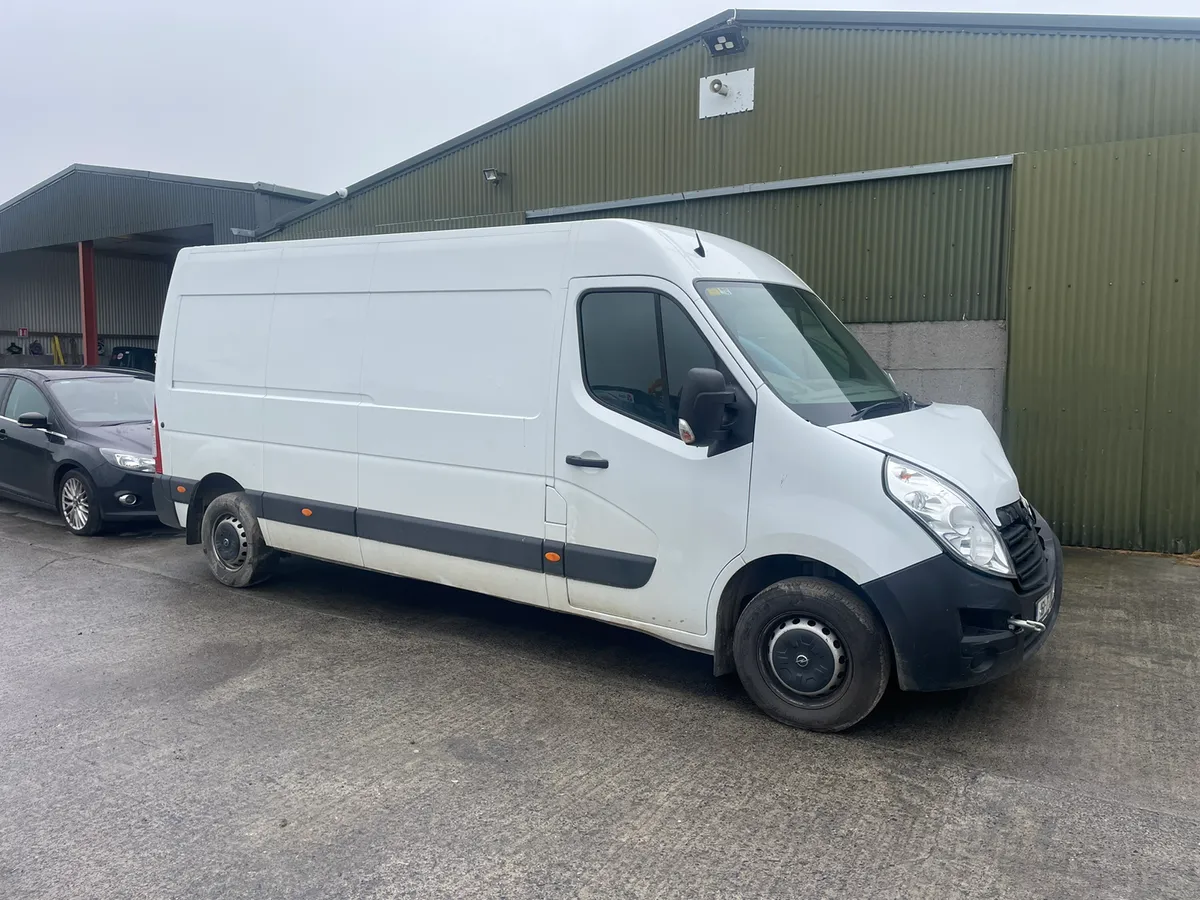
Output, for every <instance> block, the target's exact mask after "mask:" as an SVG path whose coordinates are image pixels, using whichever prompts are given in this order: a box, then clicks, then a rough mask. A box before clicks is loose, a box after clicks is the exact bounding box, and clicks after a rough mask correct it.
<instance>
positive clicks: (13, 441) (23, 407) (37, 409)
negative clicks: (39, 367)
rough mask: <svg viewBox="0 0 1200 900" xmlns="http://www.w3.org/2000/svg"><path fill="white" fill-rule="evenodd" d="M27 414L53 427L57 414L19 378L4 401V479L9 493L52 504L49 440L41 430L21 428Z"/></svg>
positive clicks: (1, 424) (37, 391) (0, 425)
mask: <svg viewBox="0 0 1200 900" xmlns="http://www.w3.org/2000/svg"><path fill="white" fill-rule="evenodd" d="M25 413H41V414H42V415H44V416H46V418H47V419H50V420H51V425H52V426H53V419H54V414H53V413H52V412H51V408H50V401H49V400H47V399H46V396H45V394H43V393H42V392H41V390H40V389H39V388H38V387H37V385H35V384H34V383H33V382H31V381H26V380H25V379H24V378H20V377H17V378H14V379H13V383H12V387H11V388H10V389H9V392H8V396H7V398H5V401H4V420H3V421H2V422H0V428H2V429H3V435H2V437H3V440H0V444H2V445H3V447H4V451H3V454H4V455H3V458H2V459H0V466H3V468H4V470H5V472H6V474H5V476H4V477H5V482H6V486H7V487H8V489H9V490H12V491H16V492H18V493H21V494H24V495H26V496H28V497H31V498H33V499H36V500H38V501H40V502H42V503H52V502H53V501H54V497H53V496H52V492H53V486H52V484H51V477H50V472H51V469H52V467H53V461H52V447H51V445H50V436H49V435H48V434H47V433H46V432H45V431H42V430H40V429H36V428H22V427H21V426H20V425H18V424H17V419H18V418H19V417H20V416H22V415H24V414H25Z"/></svg>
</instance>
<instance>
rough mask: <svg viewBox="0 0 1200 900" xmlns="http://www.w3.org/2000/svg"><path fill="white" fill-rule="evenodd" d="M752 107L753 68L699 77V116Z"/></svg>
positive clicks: (708, 117)
mask: <svg viewBox="0 0 1200 900" xmlns="http://www.w3.org/2000/svg"><path fill="white" fill-rule="evenodd" d="M752 109H754V69H738V70H737V71H736V72H725V73H724V74H722V75H705V76H704V77H703V78H701V79H700V118H702V119H711V118H713V117H714V116H728V115H731V114H733V113H740V112H750V110H752Z"/></svg>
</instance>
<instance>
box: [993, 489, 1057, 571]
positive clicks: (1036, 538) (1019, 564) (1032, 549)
mask: <svg viewBox="0 0 1200 900" xmlns="http://www.w3.org/2000/svg"><path fill="white" fill-rule="evenodd" d="M996 515H998V516H999V517H1000V537H1001V538H1002V539H1003V540H1004V545H1005V546H1006V547H1007V548H1008V555H1009V556H1010V557H1012V562H1013V569H1014V571H1015V572H1016V575H1017V590H1018V591H1020V592H1021V593H1022V594H1024V593H1028V592H1030V591H1035V590H1038V589H1039V588H1041V587H1044V586H1045V585H1046V583H1047V582H1048V581H1049V577H1048V576H1049V573H1050V567H1049V565H1048V564H1047V563H1046V544H1045V542H1043V541H1042V536H1041V535H1040V534H1039V533H1038V530H1037V524H1036V522H1035V521H1034V518H1033V514H1032V512H1031V511H1030V510H1029V508H1028V507H1027V506H1026V505H1025V504H1023V503H1022V502H1021V501H1019V500H1018V501H1017V502H1016V503H1010V504H1009V505H1008V506H1002V507H1000V508H999V509H998V510H996Z"/></svg>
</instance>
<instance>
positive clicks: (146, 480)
mask: <svg viewBox="0 0 1200 900" xmlns="http://www.w3.org/2000/svg"><path fill="white" fill-rule="evenodd" d="M88 474H90V475H91V476H92V481H94V482H95V483H96V492H97V493H98V494H99V495H100V511H101V512H102V513H103V515H104V518H105V520H106V521H109V522H127V521H131V520H138V519H153V518H154V476H153V475H147V474H143V473H141V472H129V471H126V470H124V469H119V468H117V467H116V466H113V465H108V464H105V465H102V466H97V467H96V468H94V469H92V470H91V471H90V472H89V473H88ZM122 494H127V495H132V496H133V497H134V498H135V502H134V503H133V504H128V503H122V502H121V501H120V500H118V499H117V498H118V497H119V496H121V495H122Z"/></svg>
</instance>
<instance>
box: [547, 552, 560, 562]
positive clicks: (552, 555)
mask: <svg viewBox="0 0 1200 900" xmlns="http://www.w3.org/2000/svg"><path fill="white" fill-rule="evenodd" d="M546 559H547V560H549V561H550V562H558V561H559V560H560V559H562V557H561V556H559V555H558V554H557V553H555V552H554V551H553V550H551V551H550V552H549V553H547V554H546Z"/></svg>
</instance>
